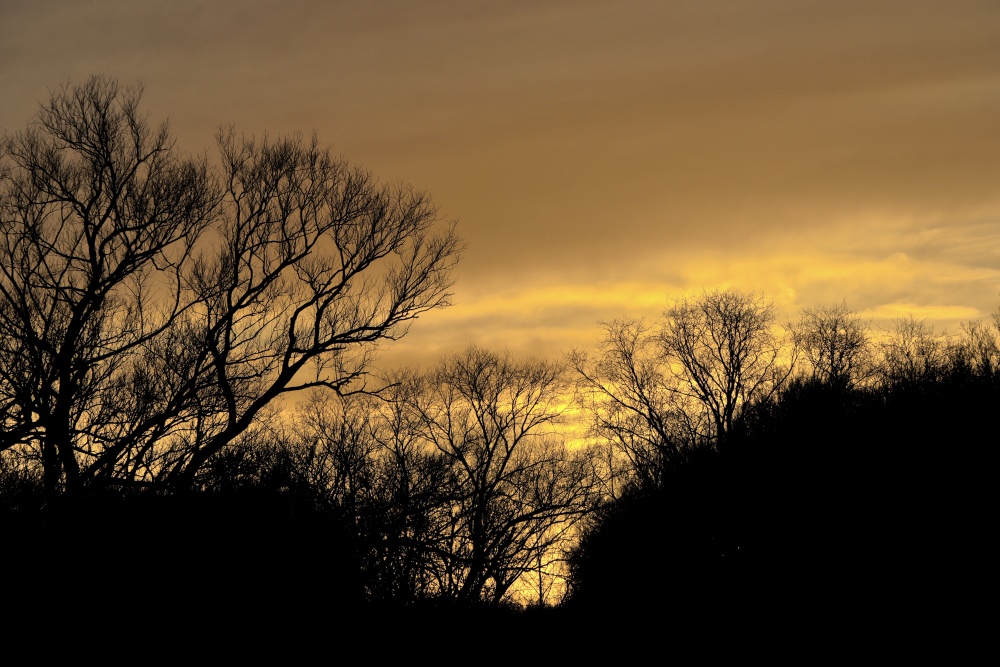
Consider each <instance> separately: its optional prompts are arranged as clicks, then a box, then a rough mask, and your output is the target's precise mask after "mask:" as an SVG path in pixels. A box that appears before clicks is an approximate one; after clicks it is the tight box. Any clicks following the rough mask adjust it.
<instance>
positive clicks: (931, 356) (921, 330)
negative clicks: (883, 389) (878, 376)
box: [880, 315, 948, 385]
mask: <svg viewBox="0 0 1000 667" xmlns="http://www.w3.org/2000/svg"><path fill="white" fill-rule="evenodd" d="M947 343H948V342H947V340H946V339H945V337H944V336H941V335H937V334H935V333H934V327H932V326H931V325H929V324H927V323H926V322H925V321H923V320H917V319H915V318H914V317H913V316H912V315H910V316H909V317H900V318H897V319H896V320H895V321H893V323H892V327H891V328H890V329H889V331H888V336H887V337H886V338H885V339H884V340H883V341H882V342H881V351H882V360H881V365H880V367H881V372H882V381H883V382H884V383H886V384H903V385H906V384H909V385H915V384H918V383H921V382H925V381H928V380H936V379H939V378H940V377H941V375H942V373H943V372H944V370H945V368H946V366H947V357H948V355H947V352H948V344H947Z"/></svg>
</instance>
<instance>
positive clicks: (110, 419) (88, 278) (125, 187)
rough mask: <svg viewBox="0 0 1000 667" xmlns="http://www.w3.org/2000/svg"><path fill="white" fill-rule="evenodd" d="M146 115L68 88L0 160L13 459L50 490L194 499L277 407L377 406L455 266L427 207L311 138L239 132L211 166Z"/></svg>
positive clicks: (4, 410)
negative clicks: (137, 487)
mask: <svg viewBox="0 0 1000 667" xmlns="http://www.w3.org/2000/svg"><path fill="white" fill-rule="evenodd" d="M140 99H141V90H139V89H130V88H121V87H120V86H119V85H118V84H117V83H116V82H114V81H111V80H108V79H103V78H96V77H95V78H92V79H90V80H89V81H87V82H86V83H85V84H83V85H81V86H75V87H74V86H69V85H67V86H65V87H64V88H62V89H61V90H60V91H58V92H57V93H56V94H55V95H53V97H52V99H51V101H50V102H49V103H48V104H47V105H45V106H43V107H42V108H41V110H40V111H39V114H38V116H37V118H36V120H35V121H34V122H33V123H32V124H31V125H30V126H29V128H28V130H26V131H25V132H21V133H18V134H15V135H13V136H11V137H6V138H5V139H4V140H3V144H2V152H0V160H2V162H0V164H2V167H0V169H2V171H0V228H2V229H3V232H4V239H3V241H2V246H0V324H2V331H3V333H2V339H0V355H2V359H0V392H2V395H0V416H2V417H3V419H4V422H5V423H4V430H3V436H2V440H0V447H2V448H4V449H6V448H14V447H16V448H18V449H19V450H23V451H25V452H26V453H27V454H28V455H32V456H37V457H38V458H39V459H40V461H41V463H42V466H43V468H44V470H45V480H46V488H47V489H48V490H49V493H50V495H52V494H56V493H58V492H59V491H60V490H61V489H64V488H65V489H70V490H71V489H74V488H82V487H85V486H87V485H89V484H92V483H96V482H101V483H113V484H134V483H141V484H150V483H156V484H170V485H173V486H175V487H178V488H187V487H190V486H192V485H193V484H195V483H196V481H197V476H198V472H199V470H200V469H201V468H202V466H204V464H205V463H206V461H208V460H209V459H210V458H211V457H212V456H214V455H215V454H217V453H218V452H220V451H221V450H222V449H224V448H225V447H227V446H228V445H229V444H230V443H232V442H235V441H236V439H237V438H238V437H239V436H240V435H241V434H242V433H244V432H245V431H246V430H247V429H248V428H250V427H251V425H252V424H253V423H254V421H255V420H256V419H258V418H260V417H261V416H263V415H264V414H266V410H267V409H269V408H270V407H273V405H275V403H276V402H277V401H278V400H279V399H281V398H282V397H284V396H287V395H289V394H290V393H292V392H297V391H300V390H303V389H308V388H313V387H323V388H326V389H331V390H334V391H338V392H342V393H347V392H350V391H354V390H356V389H363V387H364V378H365V375H366V373H367V372H368V368H369V364H370V362H371V360H372V357H373V355H374V354H375V352H376V351H377V348H378V345H379V344H380V343H381V342H384V341H391V340H394V339H397V338H399V337H400V336H403V335H405V333H406V330H407V327H408V325H409V324H410V323H411V322H412V321H413V320H414V319H415V318H417V317H418V316H419V315H421V314H423V313H425V312H427V311H429V310H431V309H434V308H437V307H440V306H444V305H447V302H448V292H447V290H448V288H449V287H450V284H451V278H450V271H451V269H452V267H453V266H454V264H455V262H456V261H457V259H458V257H459V254H460V250H461V243H460V241H459V239H458V237H457V235H456V233H455V229H454V225H453V224H451V225H444V226H442V225H441V224H440V222H441V221H440V218H439V215H438V213H437V211H436V209H435V207H434V206H433V204H432V203H431V201H430V199H429V197H428V196H427V195H425V194H424V193H420V192H416V191H414V190H412V189H410V188H408V187H405V186H387V185H382V184H379V183H378V182H377V181H376V180H375V179H374V178H373V177H372V176H371V175H370V174H368V173H367V172H365V171H363V170H361V169H358V168H356V167H353V166H350V165H349V164H348V163H347V162H345V161H344V160H343V159H340V158H335V157H334V156H333V155H332V154H331V152H330V151H329V149H326V148H322V147H320V146H319V145H318V143H317V142H316V140H315V139H313V140H312V141H311V142H306V141H303V140H302V139H301V138H298V137H290V138H283V139H278V140H273V141H272V140H269V139H267V138H265V139H262V140H259V141H258V140H254V139H252V138H247V137H243V136H239V135H237V134H236V132H234V131H232V130H225V131H223V132H221V133H220V135H219V148H220V152H221V167H220V168H219V169H218V170H216V169H212V168H210V167H209V165H208V164H207V162H206V161H204V160H200V161H199V160H190V159H186V158H182V157H180V156H179V155H178V153H177V152H176V150H175V149H174V148H173V143H172V141H171V139H170V137H169V133H168V131H167V128H166V126H165V125H164V126H161V127H160V128H159V129H157V130H152V129H150V127H149V124H148V122H147V121H146V119H145V117H144V116H143V115H142V114H141V113H140V111H139V102H140Z"/></svg>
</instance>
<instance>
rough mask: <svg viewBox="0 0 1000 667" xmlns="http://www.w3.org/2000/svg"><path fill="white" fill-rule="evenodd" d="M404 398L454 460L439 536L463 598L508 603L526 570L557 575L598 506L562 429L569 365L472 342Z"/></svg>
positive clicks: (433, 442)
mask: <svg viewBox="0 0 1000 667" xmlns="http://www.w3.org/2000/svg"><path fill="white" fill-rule="evenodd" d="M416 389H417V391H414V392H412V393H410V394H409V395H408V396H405V397H403V398H404V400H407V401H408V403H409V406H410V407H411V409H413V410H415V412H416V414H418V415H419V416H420V420H421V429H420V435H421V437H422V439H423V440H424V442H426V443H427V444H428V445H430V446H432V447H433V450H434V451H436V452H437V453H438V454H439V455H440V456H441V457H442V458H443V460H444V461H445V462H446V463H447V466H448V469H449V471H450V481H449V486H448V487H447V490H448V498H447V504H446V505H445V506H444V507H442V510H443V511H444V512H445V513H446V514H445V516H444V519H445V521H446V523H447V525H448V531H447V534H445V535H443V536H442V538H443V539H442V540H441V541H440V542H439V543H438V544H437V545H434V547H433V548H434V549H435V550H436V551H437V552H438V553H439V554H440V556H441V558H442V559H443V560H444V562H445V563H446V564H447V568H446V569H447V571H446V573H445V575H446V579H445V580H443V581H442V582H441V585H442V590H443V592H445V593H446V594H448V595H450V596H453V597H455V598H458V599H461V600H469V601H471V600H486V601H489V602H491V603H494V604H496V603H499V602H500V601H501V600H502V599H504V597H505V596H506V595H507V594H508V592H509V591H510V590H511V588H512V587H513V586H514V584H515V583H516V582H517V581H518V580H519V579H521V578H522V577H531V576H532V575H534V576H535V577H537V576H538V574H539V572H544V573H546V576H549V574H551V573H552V572H553V571H554V568H555V567H556V566H557V565H558V563H559V562H561V560H562V557H563V547H564V546H565V545H566V544H567V543H568V539H569V537H570V535H571V529H572V528H573V526H574V525H575V522H576V520H577V519H578V518H579V517H580V516H582V515H583V514H584V513H585V512H586V511H587V510H588V508H589V502H590V499H591V496H590V489H591V484H590V477H589V473H590V469H589V466H588V465H587V461H586V459H585V456H583V455H575V454H574V453H573V452H570V451H569V450H568V449H567V448H566V446H565V445H564V444H563V443H562V442H561V441H560V440H559V439H557V438H556V437H555V434H554V433H552V432H551V429H550V427H551V426H552V425H553V424H555V423H556V422H557V421H558V420H559V418H560V415H561V413H562V410H563V406H564V405H565V404H566V402H567V391H568V389H569V386H568V384H567V382H566V379H565V374H564V372H563V369H562V368H561V367H560V366H559V365H557V364H555V363H552V362H547V361H539V360H532V359H524V360H522V359H517V358H515V357H513V356H511V355H510V354H509V353H503V354H496V353H493V352H490V351H488V350H484V349H481V348H476V347H472V348H469V349H468V350H467V351H466V352H464V353H462V354H457V355H454V356H450V357H448V358H446V359H445V360H444V361H443V362H442V363H441V364H440V365H439V366H438V367H437V368H436V369H435V370H434V371H433V372H431V373H430V374H428V375H425V376H423V378H422V381H421V384H420V386H419V387H417V388H416Z"/></svg>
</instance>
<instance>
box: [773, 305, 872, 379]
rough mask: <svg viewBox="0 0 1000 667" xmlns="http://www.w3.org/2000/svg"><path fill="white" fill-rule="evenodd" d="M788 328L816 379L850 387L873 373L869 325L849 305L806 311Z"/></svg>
mask: <svg viewBox="0 0 1000 667" xmlns="http://www.w3.org/2000/svg"><path fill="white" fill-rule="evenodd" d="M789 329H790V330H791V332H792V341H793V342H794V344H795V346H796V349H797V350H798V351H799V354H800V355H801V356H802V357H803V358H805V360H806V361H807V362H808V364H809V367H810V370H811V373H812V376H813V377H814V378H817V379H819V380H821V381H823V382H827V383H831V384H834V385H837V386H841V387H848V388H849V387H853V386H854V385H855V384H856V383H858V382H863V381H865V380H866V379H868V378H869V377H870V375H871V373H872V372H873V359H872V354H873V350H872V344H871V340H870V335H869V325H868V323H867V322H865V321H864V320H862V319H861V317H860V316H859V315H858V314H857V313H855V312H854V311H852V310H850V309H848V307H847V304H846V303H840V304H837V305H834V306H826V307H817V308H805V309H803V311H802V317H801V318H800V319H799V321H798V323H796V324H794V325H789Z"/></svg>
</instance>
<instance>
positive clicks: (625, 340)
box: [569, 320, 707, 498]
mask: <svg viewBox="0 0 1000 667" xmlns="http://www.w3.org/2000/svg"><path fill="white" fill-rule="evenodd" d="M603 327H604V332H605V336H604V339H603V340H601V341H600V342H599V343H598V346H597V349H596V351H594V352H593V353H588V352H587V351H586V350H574V351H572V352H571V353H570V354H569V362H570V365H571V367H572V368H573V370H574V371H575V372H576V375H577V378H578V380H579V382H580V392H579V399H580V401H581V402H582V403H583V406H584V409H585V410H586V411H587V412H588V413H589V414H590V415H591V419H592V422H591V429H590V435H591V436H592V437H593V438H594V439H596V441H597V442H598V443H600V444H601V445H603V447H604V450H603V454H602V455H599V456H597V457H596V459H595V463H597V462H600V463H603V466H602V468H603V469H602V470H601V474H600V477H601V479H602V480H603V481H604V483H605V486H606V488H605V491H606V493H607V495H608V496H609V497H611V498H615V497H617V496H618V495H619V493H620V492H621V491H622V490H623V487H624V485H625V484H627V483H628V482H629V481H631V480H632V479H633V477H634V476H636V475H638V476H639V477H643V476H648V475H657V474H658V472H659V470H660V469H661V466H662V464H663V463H664V462H666V461H667V460H669V459H670V457H672V456H674V455H676V454H677V453H678V451H679V450H681V449H683V448H684V447H686V446H689V445H691V444H694V443H695V442H696V441H697V438H698V435H699V434H700V433H704V432H705V430H706V426H707V425H706V424H705V423H703V413H701V412H699V411H697V410H685V409H683V408H684V407H685V406H684V405H683V403H682V402H680V401H678V398H679V397H678V395H677V392H676V391H675V379H674V376H673V373H672V372H671V369H670V366H669V364H670V361H669V359H668V358H666V357H665V356H664V355H663V354H662V350H661V349H660V347H659V345H658V343H657V337H656V335H655V333H653V332H652V330H651V327H650V325H648V324H646V323H645V322H644V321H642V320H614V321H612V322H605V323H603ZM699 420H702V421H701V422H699Z"/></svg>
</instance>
